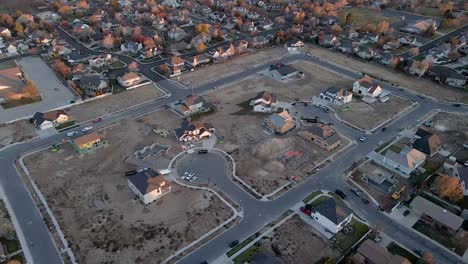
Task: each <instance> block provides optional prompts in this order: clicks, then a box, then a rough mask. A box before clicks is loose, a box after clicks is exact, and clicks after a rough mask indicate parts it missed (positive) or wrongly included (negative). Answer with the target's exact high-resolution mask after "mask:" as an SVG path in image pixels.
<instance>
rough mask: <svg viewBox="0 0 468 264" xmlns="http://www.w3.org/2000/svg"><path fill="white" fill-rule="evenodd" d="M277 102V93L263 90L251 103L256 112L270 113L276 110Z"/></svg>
mask: <svg viewBox="0 0 468 264" xmlns="http://www.w3.org/2000/svg"><path fill="white" fill-rule="evenodd" d="M277 102H278V97H277V96H276V95H275V94H273V93H270V92H266V91H263V92H259V93H258V94H257V96H256V97H254V98H253V99H252V101H250V105H251V106H253V111H254V112H261V113H270V112H272V111H274V110H276V103H277Z"/></svg>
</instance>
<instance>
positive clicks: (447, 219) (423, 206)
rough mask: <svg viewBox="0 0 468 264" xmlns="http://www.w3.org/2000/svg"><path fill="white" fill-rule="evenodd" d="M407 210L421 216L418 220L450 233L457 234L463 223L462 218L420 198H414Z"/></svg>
mask: <svg viewBox="0 0 468 264" xmlns="http://www.w3.org/2000/svg"><path fill="white" fill-rule="evenodd" d="M409 208H411V209H412V211H413V212H414V213H416V214H418V215H420V216H421V217H420V219H419V220H421V221H423V222H425V223H427V224H429V225H431V226H434V227H436V228H438V229H439V228H440V229H442V230H446V231H449V232H451V233H455V232H457V231H458V229H460V227H461V225H462V224H463V221H464V219H463V218H462V217H460V216H458V215H456V214H454V213H452V212H450V211H447V210H446V209H444V208H442V207H440V206H438V205H436V204H434V203H432V202H430V201H428V200H426V199H424V198H423V197H421V196H416V198H414V199H413V201H412V202H411V204H410V205H409Z"/></svg>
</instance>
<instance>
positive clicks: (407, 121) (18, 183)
mask: <svg viewBox="0 0 468 264" xmlns="http://www.w3.org/2000/svg"><path fill="white" fill-rule="evenodd" d="M58 32H59V34H60V35H61V36H62V37H63V38H64V39H65V40H66V41H67V42H68V43H70V44H71V45H72V46H73V47H75V48H76V49H78V50H81V51H84V52H88V53H90V54H96V55H97V54H99V53H98V52H96V51H92V50H89V49H88V48H86V47H84V46H83V45H82V44H80V43H78V42H76V41H75V40H74V39H73V38H71V37H70V36H68V35H67V34H66V33H65V32H63V31H61V30H60V29H58ZM116 56H117V57H118V58H119V59H121V60H122V61H124V62H126V63H130V62H132V61H133V59H131V58H129V57H126V56H122V55H116ZM296 59H304V60H309V61H311V62H314V63H318V64H320V65H321V67H325V68H328V69H330V70H332V71H336V72H338V73H339V74H343V75H347V76H349V77H352V78H357V77H360V74H358V73H354V72H352V71H349V70H347V69H344V68H340V67H338V66H335V65H333V64H330V63H328V62H326V61H322V60H319V59H317V58H313V57H309V56H305V55H292V56H289V57H287V58H285V59H283V60H281V62H284V63H287V62H291V61H293V60H296ZM267 67H268V64H265V65H259V66H257V67H255V68H250V69H246V70H245V71H243V72H239V73H237V74H234V75H232V76H228V77H226V78H221V79H219V80H216V81H213V82H208V83H205V84H203V85H200V86H197V87H196V88H195V89H196V91H197V93H201V92H204V91H209V90H213V89H216V88H217V87H218V86H221V85H223V84H226V83H229V82H233V81H236V80H238V79H240V78H243V77H246V76H249V75H251V74H252V73H255V72H258V71H260V70H263V69H266V68H267ZM140 71H141V72H142V73H143V74H145V75H147V76H148V77H149V78H150V79H151V80H153V81H155V82H156V83H157V84H158V85H160V86H161V87H162V88H164V89H165V90H167V91H169V92H170V93H171V97H169V98H166V99H163V100H158V101H153V102H150V103H147V104H143V105H140V106H138V107H135V108H132V109H129V110H126V111H122V112H119V113H116V114H113V115H110V116H108V117H106V118H104V119H103V121H102V122H100V123H98V124H94V127H95V128H96V129H99V128H103V127H105V126H108V125H110V124H112V123H114V122H117V121H119V120H122V119H124V118H128V117H135V116H138V115H141V114H144V113H147V112H150V111H154V110H156V109H159V108H161V107H163V106H164V105H166V104H169V103H171V102H174V101H177V100H178V99H182V98H184V97H185V96H186V95H187V94H188V92H189V91H188V90H187V89H183V87H181V86H180V85H179V84H176V83H175V82H173V81H170V80H165V79H163V78H162V77H161V76H159V75H156V74H154V73H153V72H151V64H140ZM382 86H383V88H386V89H388V90H390V91H391V92H393V93H395V94H400V95H404V96H405V97H409V98H410V99H412V100H414V101H417V102H418V103H419V104H420V107H418V108H417V109H416V110H415V111H413V112H411V113H410V114H409V115H408V116H406V117H405V118H403V119H402V120H400V121H398V122H396V123H394V124H393V125H391V126H388V129H387V130H386V131H385V132H383V133H379V134H378V135H371V136H369V139H368V140H367V141H366V142H364V143H362V144H359V146H358V147H355V148H354V149H353V150H352V151H350V152H349V153H348V154H346V155H343V156H342V157H341V158H339V159H337V160H336V162H335V163H334V165H333V166H328V167H326V168H324V169H323V170H321V171H320V173H317V174H316V175H314V177H311V178H310V179H309V180H307V181H306V182H305V183H304V184H300V185H298V186H296V187H295V188H294V189H293V190H291V191H289V192H287V193H286V194H284V195H283V196H281V197H280V198H279V199H277V200H275V201H273V202H260V201H257V200H255V199H253V198H251V197H250V196H247V195H245V194H241V193H242V191H235V190H237V189H238V187H237V185H235V184H229V183H228V182H227V181H226V182H224V183H223V182H219V185H218V187H219V188H223V190H224V189H226V190H224V191H226V192H227V193H228V195H230V196H231V198H233V199H234V200H235V201H237V202H239V203H240V204H241V205H242V208H243V210H244V213H245V217H244V218H243V220H242V221H241V222H240V224H239V225H237V226H235V227H233V228H231V229H229V230H228V231H227V232H225V233H223V235H221V236H218V237H217V238H215V239H214V240H212V241H210V242H209V243H208V244H206V245H204V246H203V247H201V248H199V249H198V250H197V251H195V252H194V253H192V254H190V255H189V256H187V257H186V258H184V259H183V260H182V261H181V263H198V262H200V261H201V260H204V259H207V260H213V259H215V258H216V257H217V256H219V255H222V254H224V252H226V250H227V244H228V243H229V242H230V241H232V240H234V239H239V240H242V239H244V238H246V237H248V236H249V235H250V234H252V233H254V232H256V231H258V230H259V229H260V228H262V227H263V226H264V225H265V224H267V223H269V222H271V221H272V220H273V219H275V218H277V217H278V216H279V215H281V214H282V213H283V212H284V211H285V210H287V209H288V208H290V207H291V206H292V205H294V204H295V203H297V202H298V201H300V200H302V198H303V197H304V196H306V195H307V194H309V193H310V192H312V191H313V190H316V189H335V188H336V187H337V186H339V187H340V188H342V189H346V188H347V187H346V183H345V182H344V180H343V176H342V172H343V170H344V169H346V168H348V167H349V166H350V165H351V164H352V162H354V161H357V160H359V159H361V158H362V157H364V156H365V155H366V154H367V153H369V152H370V151H372V150H373V149H374V148H375V147H376V144H377V142H378V141H379V140H384V141H385V140H387V139H390V138H391V137H392V136H393V135H394V134H395V133H396V131H397V130H398V128H399V127H401V126H408V125H411V124H414V123H415V120H417V119H419V118H420V117H421V116H422V115H424V114H425V113H427V112H428V111H430V110H432V109H434V108H441V109H445V110H459V111H463V112H468V109H467V108H463V107H461V108H454V107H453V106H451V105H450V104H446V103H440V102H434V101H431V100H429V99H422V98H420V97H418V96H416V95H414V94H410V93H406V92H403V91H400V90H399V89H397V88H395V87H392V86H389V85H386V84H383V85H382ZM86 125H87V124H83V125H82V126H81V127H79V128H77V129H76V130H79V129H81V128H82V127H84V126H86ZM65 138H66V135H65V133H58V134H56V135H53V136H51V137H47V138H42V139H36V140H32V141H28V142H24V143H20V144H16V145H12V146H9V147H7V148H4V149H2V150H0V168H1V169H2V170H3V172H4V173H2V177H0V184H1V187H2V188H3V191H4V193H5V196H6V199H7V202H8V203H9V204H10V206H11V209H12V214H13V217H14V218H16V219H18V220H19V221H18V222H19V230H18V232H20V233H21V234H22V235H23V236H24V237H25V239H26V241H27V245H23V246H24V247H25V254H26V256H28V257H30V258H32V259H34V262H35V263H62V261H61V258H60V254H59V252H58V250H57V248H56V246H55V244H54V242H53V240H52V238H51V236H50V234H49V232H48V230H47V227H46V225H45V224H44V222H43V221H42V217H41V215H40V214H39V212H38V210H37V207H36V205H35V203H34V201H33V199H32V198H31V196H30V194H29V193H28V190H27V188H26V187H25V186H24V184H23V182H22V180H21V178H20V177H19V175H18V174H17V172H16V170H15V168H14V166H13V162H14V161H15V160H16V159H17V158H18V157H19V156H21V155H24V154H27V153H29V152H31V151H33V150H35V149H38V148H42V147H44V146H49V145H52V144H53V143H55V142H58V141H61V140H63V139H65ZM236 188H237V189H236ZM351 205H352V208H353V209H354V210H356V211H358V212H360V211H363V212H367V214H368V216H366V215H364V217H366V218H367V219H368V220H369V222H371V223H375V222H382V223H385V224H386V225H388V227H387V228H388V229H390V230H391V231H392V232H391V234H392V235H393V236H394V238H396V239H397V240H398V241H399V242H401V243H403V244H404V245H407V246H409V247H410V248H412V247H415V246H417V247H418V248H420V249H422V250H430V251H432V252H435V255H436V257H437V259H438V260H440V263H457V261H458V260H457V259H455V258H453V257H452V256H451V255H450V254H447V252H446V251H444V250H441V249H440V248H438V247H437V246H436V245H434V244H433V243H431V242H427V241H425V240H424V239H422V238H421V237H419V236H417V235H414V234H413V233H411V232H405V228H404V227H402V226H400V225H398V224H397V223H394V222H392V221H390V220H388V218H387V217H385V216H383V215H382V214H380V213H378V212H376V211H374V210H368V208H367V207H363V205H362V204H360V203H359V201H357V202H356V201H353V200H351ZM398 230H402V231H401V232H400V233H399V232H398Z"/></svg>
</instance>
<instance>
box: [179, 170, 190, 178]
mask: <svg viewBox="0 0 468 264" xmlns="http://www.w3.org/2000/svg"><path fill="white" fill-rule="evenodd" d="M188 174H189V173H188V172H187V171H186V172H184V175H182V176H181V178H182V179H184V180H185V179H187V177H188Z"/></svg>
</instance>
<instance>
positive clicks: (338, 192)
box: [335, 189, 348, 199]
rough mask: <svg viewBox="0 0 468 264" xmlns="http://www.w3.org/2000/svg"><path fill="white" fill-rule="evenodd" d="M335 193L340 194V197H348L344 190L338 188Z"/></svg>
mask: <svg viewBox="0 0 468 264" xmlns="http://www.w3.org/2000/svg"><path fill="white" fill-rule="evenodd" d="M335 193H336V194H338V196H340V197H341V199H346V197H348V196H347V195H346V194H345V193H344V192H342V191H341V190H338V189H336V190H335Z"/></svg>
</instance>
